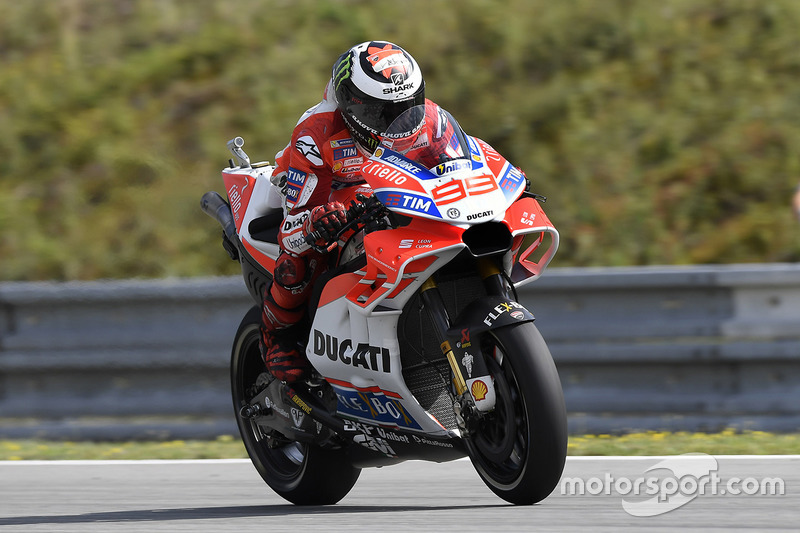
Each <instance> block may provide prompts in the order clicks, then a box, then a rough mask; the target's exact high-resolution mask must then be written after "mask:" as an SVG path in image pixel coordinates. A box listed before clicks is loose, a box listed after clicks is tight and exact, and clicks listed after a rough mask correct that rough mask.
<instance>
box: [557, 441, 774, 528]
mask: <svg viewBox="0 0 800 533" xmlns="http://www.w3.org/2000/svg"><path fill="white" fill-rule="evenodd" d="M718 468H719V465H718V464H717V460H716V459H715V458H714V457H713V456H711V455H707V454H704V453H687V454H683V455H676V456H674V457H668V458H666V459H664V460H663V461H661V462H659V463H657V464H655V465H653V466H651V467H650V468H648V469H647V470H645V474H647V473H649V472H653V471H656V470H669V471H670V472H672V473H671V474H668V475H657V474H655V473H654V474H653V475H651V476H640V477H636V478H629V477H614V476H612V475H611V474H610V473H608V472H606V473H605V475H604V476H603V477H591V478H589V479H583V478H577V477H565V478H563V479H562V480H561V495H562V496H584V495H586V494H589V495H593V496H599V495H601V494H604V495H606V496H610V495H612V494H617V495H620V496H622V508H623V509H624V510H625V512H627V513H628V514H630V515H632V516H656V515H660V514H664V513H667V512H669V511H672V510H674V509H677V508H679V507H682V506H683V505H686V504H687V503H689V502H690V501H692V500H694V499H695V498H697V497H698V496H705V495H711V496H717V495H719V496H723V495H726V494H727V495H733V496H756V495H759V496H782V495H784V494H785V492H786V486H785V483H784V481H783V479H781V478H777V477H764V478H761V479H756V478H753V477H746V478H740V477H730V478H728V479H722V478H721V477H720V476H719V475H718V474H717V470H718ZM642 496H651V498H647V499H642V498H641V497H642Z"/></svg>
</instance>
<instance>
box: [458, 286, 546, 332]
mask: <svg viewBox="0 0 800 533" xmlns="http://www.w3.org/2000/svg"><path fill="white" fill-rule="evenodd" d="M534 320H536V317H534V316H533V313H531V312H530V311H528V310H527V309H525V306H524V305H522V304H521V303H519V302H515V301H514V300H510V299H508V298H503V297H501V296H488V297H486V298H481V299H479V300H475V301H473V302H471V303H469V304H467V307H465V308H464V310H463V311H461V313H460V314H459V315H458V318H456V320H455V322H453V324H452V325H451V326H450V329H448V330H447V336H448V337H449V338H451V339H456V340H458V339H463V338H464V336H465V335H466V336H467V338H469V335H470V334H472V335H476V334H480V333H483V332H485V331H489V330H490V329H497V328H502V327H503V326H509V325H511V324H520V323H522V322H533V321H534Z"/></svg>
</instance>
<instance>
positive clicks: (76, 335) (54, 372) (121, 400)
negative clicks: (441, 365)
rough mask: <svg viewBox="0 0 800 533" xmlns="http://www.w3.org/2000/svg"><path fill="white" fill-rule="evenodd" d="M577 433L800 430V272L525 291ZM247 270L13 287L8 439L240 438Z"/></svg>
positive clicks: (543, 286) (603, 273)
mask: <svg viewBox="0 0 800 533" xmlns="http://www.w3.org/2000/svg"><path fill="white" fill-rule="evenodd" d="M519 296H520V300H521V301H522V303H523V304H525V305H526V307H528V308H529V309H531V310H532V311H533V312H534V314H535V315H536V316H537V325H538V326H539V329H540V330H541V331H542V334H543V335H544V337H545V339H546V340H547V341H548V345H549V346H550V349H551V351H552V353H553V356H554V358H555V360H556V363H557V365H558V367H559V372H560V375H561V378H562V383H563V386H564V392H565V396H566V401H567V408H568V410H569V413H570V421H569V425H570V431H571V432H572V433H584V432H591V433H609V432H622V431H629V430H646V429H669V430H703V431H714V430H720V429H723V428H726V427H736V428H741V429H759V430H772V431H796V430H798V429H800V265H794V264H764V265H727V266H691V267H641V268H602V269H571V268H561V269H557V268H556V269H551V270H549V271H548V272H547V273H546V275H545V276H544V277H543V278H542V279H541V280H539V281H537V282H535V283H532V284H531V285H529V286H528V287H526V288H525V290H524V291H523V292H521V293H520V295H519ZM250 305H251V301H250V299H249V296H248V294H247V291H246V289H245V287H244V285H243V283H242V281H241V278H239V277H231V278H210V279H209V278H205V279H176V280H149V281H133V280H126V281H108V282H86V283H79V282H69V283H0V438H13V437H17V438H18V437H30V436H43V437H48V438H69V439H87V438H92V439H133V438H206V437H214V436H217V435H221V434H230V433H235V432H236V428H235V422H234V419H233V409H232V406H231V400H230V393H229V377H228V359H229V353H230V343H231V339H232V336H233V333H234V331H235V329H236V327H237V325H238V322H239V320H240V318H241V317H242V316H243V315H244V313H245V311H246V310H247V309H248V308H249V307H250Z"/></svg>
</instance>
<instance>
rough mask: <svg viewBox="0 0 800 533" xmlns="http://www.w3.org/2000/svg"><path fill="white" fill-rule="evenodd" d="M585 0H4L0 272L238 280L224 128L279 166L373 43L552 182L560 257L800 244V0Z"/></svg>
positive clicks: (536, 177)
mask: <svg viewBox="0 0 800 533" xmlns="http://www.w3.org/2000/svg"><path fill="white" fill-rule="evenodd" d="M598 3H599V2H598V1H597V0H571V1H565V2H552V1H550V0H496V1H488V0H463V1H461V2H459V3H458V7H454V4H453V2H450V1H446V0H408V1H404V2H373V1H369V0H294V1H291V2H286V1H281V2H279V1H275V0H237V1H236V2H235V7H234V8H232V7H231V5H232V4H231V2H229V1H227V0H193V1H174V2H144V1H142V2H109V1H108V0H82V1H80V2H46V1H25V2H12V1H0V73H2V74H1V75H0V125H2V127H1V128H0V258H2V260H0V280H2V281H31V280H42V279H57V280H76V279H102V278H129V277H145V278H158V277H168V276H182V277H185V276H206V275H233V274H236V273H237V269H238V265H237V264H236V263H234V262H232V261H230V260H229V259H228V257H227V254H225V253H223V251H222V250H221V248H220V247H219V228H218V227H217V225H216V224H215V223H214V222H213V221H211V220H210V219H209V218H207V217H206V216H205V215H203V214H202V213H201V211H200V209H199V207H198V203H199V198H200V196H201V195H202V194H203V193H204V192H206V191H207V190H209V189H215V190H218V191H221V190H222V181H221V177H220V174H219V171H220V168H221V167H223V166H224V165H225V164H226V162H227V159H228V157H230V154H229V153H228V152H227V150H226V149H225V142H226V141H227V140H228V139H230V138H232V137H233V136H235V135H241V136H243V137H244V138H245V139H246V140H247V145H246V149H247V151H248V153H249V154H250V156H251V157H252V158H253V159H254V160H257V161H258V160H264V159H273V157H274V154H275V153H276V152H277V151H278V150H280V149H282V148H283V147H284V146H285V144H286V142H287V141H288V139H289V137H290V134H291V131H292V129H293V127H294V125H295V123H296V121H297V119H298V118H299V117H300V115H301V113H302V112H303V111H304V110H305V109H307V108H308V107H309V106H311V105H313V104H315V103H316V102H317V101H319V98H320V96H321V93H322V90H323V87H324V86H325V83H326V81H327V79H328V77H329V76H330V68H331V65H332V64H333V62H334V60H335V59H336V58H337V57H338V55H339V54H340V53H341V52H343V51H344V50H346V49H348V48H349V47H350V46H352V45H353V44H355V43H358V42H361V41H364V40H368V39H389V40H393V41H395V42H397V43H399V44H401V45H402V46H404V47H406V48H407V49H408V50H409V51H410V52H411V53H412V54H413V55H414V56H415V58H416V59H417V61H418V62H419V64H420V67H421V69H422V70H423V72H424V75H425V79H426V92H427V94H428V96H429V97H430V98H431V99H433V100H435V101H437V102H439V103H440V104H441V105H442V106H443V107H445V108H446V109H448V110H449V111H451V112H452V113H453V114H454V115H455V116H456V118H458V120H459V121H460V122H461V124H462V126H463V127H464V128H465V130H466V131H468V132H469V133H471V134H473V135H476V136H478V137H481V138H483V139H484V140H486V141H487V142H489V143H490V144H491V145H493V146H494V147H495V148H497V149H498V150H499V151H500V153H502V154H504V155H505V156H506V157H507V158H508V159H509V160H511V161H512V162H513V163H514V164H515V165H517V166H519V167H520V168H522V169H523V170H524V171H525V172H526V173H527V175H528V177H529V178H530V180H531V183H532V189H533V191H534V192H538V193H541V194H544V195H546V196H548V198H549V201H548V203H547V206H546V208H547V212H548V215H549V218H550V219H551V220H552V222H553V223H554V224H555V226H556V227H557V228H558V229H559V231H560V234H561V246H560V249H559V253H558V256H557V257H556V263H554V266H606V265H611V266H620V265H644V264H690V263H738V262H756V263H760V262H774V261H792V260H798V259H800V239H798V231H800V230H798V225H797V223H796V221H795V220H793V217H792V213H791V209H790V208H789V197H790V194H791V193H792V190H793V189H794V187H795V186H796V184H797V181H798V179H800V152H799V151H798V150H797V146H800V89H798V83H797V79H798V75H799V74H800V54H798V53H797V51H798V50H799V49H800V34H799V33H798V32H797V28H798V26H800V2H797V1H794V0H771V1H769V2H758V1H753V0H726V1H719V0H662V1H652V0H605V1H603V2H602V4H603V7H602V9H598V7H597V4H598ZM397 20H403V21H404V23H403V24H397Z"/></svg>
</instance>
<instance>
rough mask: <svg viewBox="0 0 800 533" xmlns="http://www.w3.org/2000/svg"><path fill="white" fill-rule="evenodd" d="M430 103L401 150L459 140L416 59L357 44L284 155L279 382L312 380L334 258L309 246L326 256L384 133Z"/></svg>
mask: <svg viewBox="0 0 800 533" xmlns="http://www.w3.org/2000/svg"><path fill="white" fill-rule="evenodd" d="M423 103H424V104H425V113H424V115H422V114H421V113H420V114H413V113H412V114H411V119H410V120H409V121H408V122H409V123H408V124H407V125H406V132H405V133H404V134H402V135H399V136H397V138H394V139H391V140H389V142H391V143H392V144H393V146H392V149H393V150H395V151H399V152H403V153H405V152H408V151H409V150H426V149H427V148H430V147H431V145H432V144H436V145H437V146H441V144H443V143H444V144H447V143H448V141H449V140H450V139H451V137H452V132H450V131H447V127H448V124H449V123H448V122H447V120H446V119H444V116H443V114H442V112H441V111H440V108H439V107H438V106H437V105H436V104H434V103H433V102H431V101H430V100H426V99H425V82H424V80H423V77H422V73H421V71H420V69H419V66H418V65H417V62H416V61H415V60H414V58H413V57H412V56H411V55H410V54H409V53H408V52H406V51H405V50H403V49H402V48H400V47H399V46H397V45H395V44H393V43H389V42H385V41H371V42H364V43H361V44H358V45H356V46H354V47H352V48H351V49H350V50H348V51H347V52H345V53H344V54H342V55H341V56H340V57H339V58H338V59H337V60H336V62H335V63H334V65H333V69H332V75H331V79H330V81H329V82H328V84H327V86H326V88H325V91H324V95H323V99H322V101H321V102H319V103H318V104H317V105H315V106H314V107H312V108H310V109H309V110H307V111H306V112H305V113H304V114H303V115H302V116H301V117H300V120H299V121H298V123H297V125H296V126H295V129H294V131H293V133H292V138H291V141H290V142H289V144H288V145H287V146H286V147H285V148H284V149H283V150H282V151H280V152H279V153H278V154H277V155H276V158H275V159H276V168H275V171H274V173H273V179H274V180H275V181H278V182H279V184H280V186H281V187H282V188H283V189H284V191H285V196H286V204H285V218H284V220H283V222H282V224H281V228H280V232H279V234H278V243H279V245H280V247H281V253H280V255H279V257H278V259H277V260H276V263H275V269H274V278H273V281H272V283H271V285H270V286H269V287H268V288H267V289H266V291H265V294H264V301H263V306H262V317H261V318H262V319H261V346H260V347H261V354H262V357H263V358H264V362H265V364H266V366H267V368H268V370H269V371H270V373H272V375H274V376H275V377H276V378H278V379H280V380H283V381H287V382H294V381H298V380H301V379H303V378H305V377H306V375H307V373H308V371H309V370H310V364H309V362H308V360H307V359H306V358H305V354H304V351H303V348H302V346H301V345H300V344H298V341H299V340H300V339H301V338H302V337H303V335H304V334H306V333H307V332H306V331H305V330H306V328H305V326H304V319H305V317H306V316H307V313H306V307H307V302H308V300H309V299H310V297H311V292H312V287H313V285H314V282H315V280H316V279H317V278H318V277H319V275H320V274H322V273H323V272H324V271H325V269H326V266H327V258H326V257H325V255H324V254H323V253H320V252H318V251H316V250H315V249H314V248H312V247H311V246H310V245H309V244H308V243H307V242H306V240H305V238H306V236H307V235H310V234H311V233H313V232H314V231H316V232H317V235H319V236H320V237H319V239H318V241H317V242H316V243H315V244H317V245H319V246H322V245H323V244H325V243H326V242H327V240H328V239H329V238H330V237H331V236H333V235H334V234H335V233H336V231H337V230H338V229H339V228H341V226H342V225H343V224H344V223H346V212H345V205H344V204H343V203H341V202H340V201H337V200H336V199H334V198H333V197H334V196H336V192H337V191H341V190H343V189H346V188H349V187H353V186H357V185H358V184H361V183H363V179H362V177H361V172H360V169H361V165H362V163H364V162H365V160H366V159H368V158H369V156H370V155H371V154H372V152H373V151H374V150H375V148H376V147H377V146H378V143H379V142H380V138H381V136H382V135H383V134H384V133H385V132H386V129H387V128H388V127H389V125H390V124H391V123H392V122H393V120H394V119H395V118H397V117H398V116H400V115H401V114H402V113H403V112H404V111H406V110H408V109H410V108H412V107H414V106H416V105H419V104H423ZM451 150H452V148H451ZM436 163H437V161H432V164H436Z"/></svg>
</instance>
